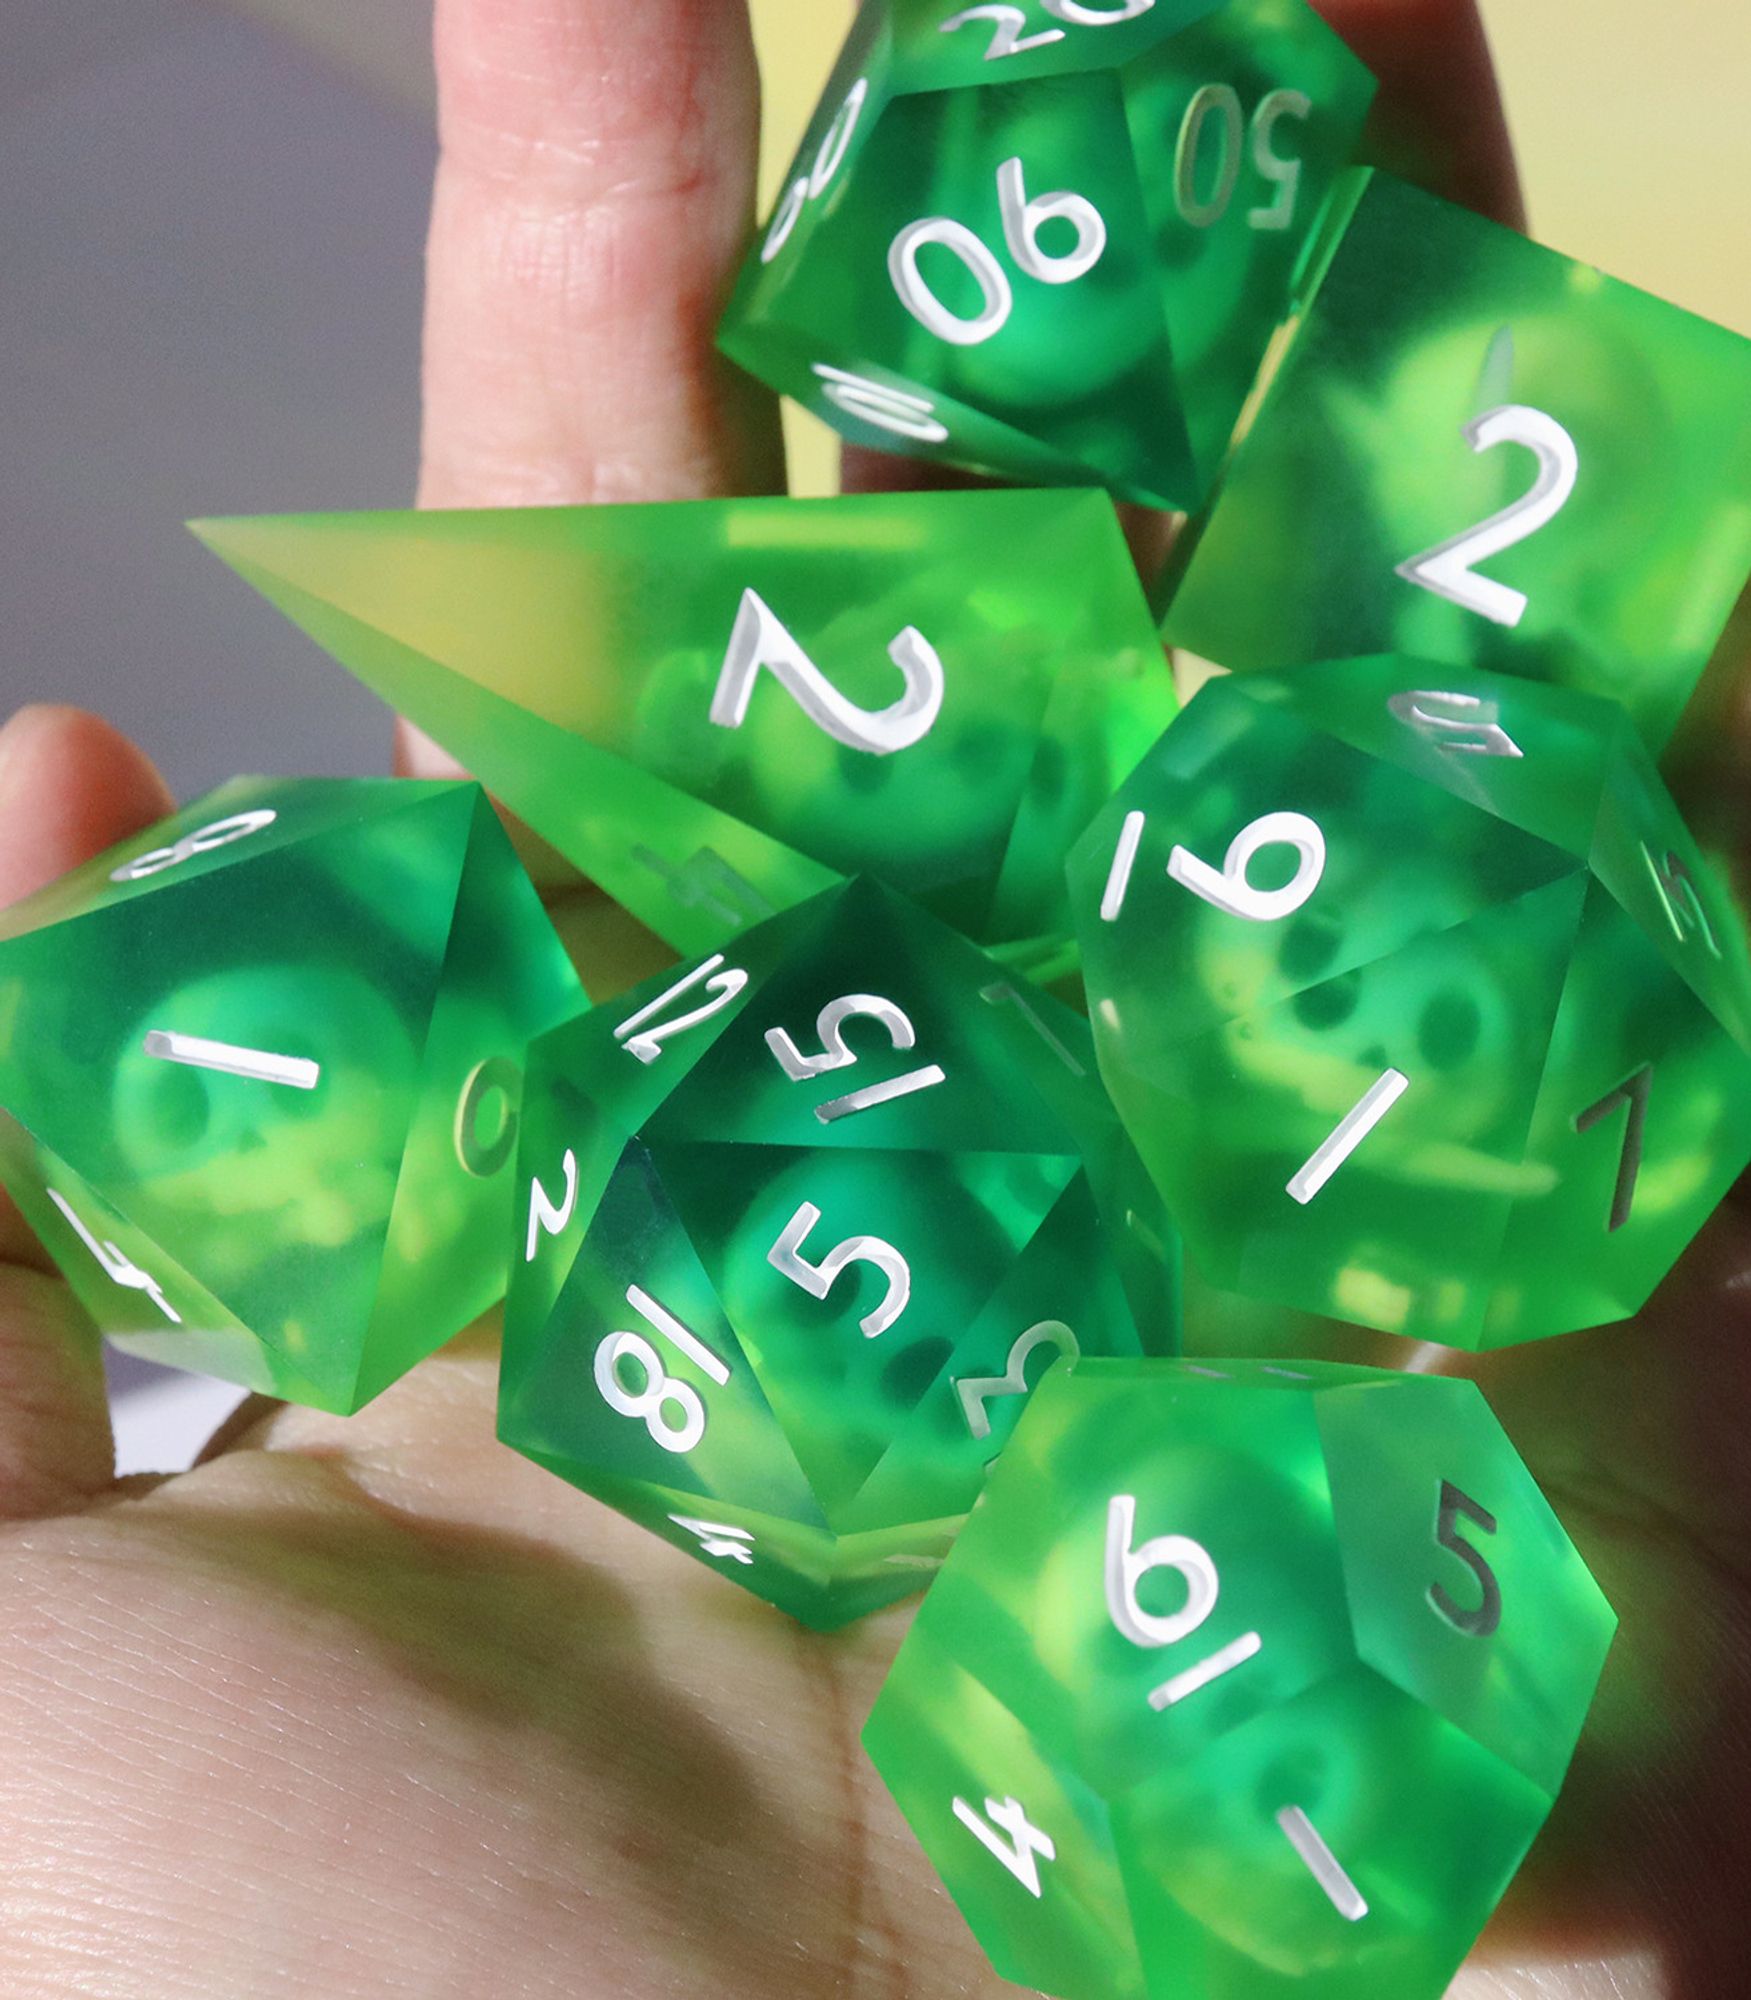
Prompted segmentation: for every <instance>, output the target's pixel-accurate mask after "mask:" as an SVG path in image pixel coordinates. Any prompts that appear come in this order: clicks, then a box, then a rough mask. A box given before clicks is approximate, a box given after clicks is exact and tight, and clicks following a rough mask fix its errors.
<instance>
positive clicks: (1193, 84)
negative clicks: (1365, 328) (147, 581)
mask: <svg viewBox="0 0 1751 2000" xmlns="http://www.w3.org/2000/svg"><path fill="white" fill-rule="evenodd" d="M1373 91H1374V81H1373V78H1372V77H1371V76H1370V75H1369V74H1368V72H1367V71H1366V70H1365V69H1364V68H1363V66H1362V65H1361V63H1360V62H1358V61H1357V60H1356V58H1355V57H1354V56H1353V55H1351V54H1350V52H1349V50H1348V49H1347V48H1346V47H1345V45H1344V44H1343V42H1342V41H1340V40H1339V38H1338V37H1337V35H1336V34H1334V33H1333V31H1332V30H1331V29H1330V28H1328V27H1327V26H1326V25H1325V23H1324V22H1323V21H1322V20H1321V19H1320V17H1319V16H1318V14H1316V13H1315V12H1314V10H1313V9H1312V8H1311V7H1309V6H1306V5H1305V4H1303V0H1113V4H1101V5H1094V4H1088V0H1020V4H1016V5H1013V6H964V5H961V4H959V0H870V4H868V5H866V6H864V7H863V8H862V9H861V10H860V12H859V15H858V19H857V24H856V26H855V28H854V29H853V31H852V37H851V40H850V42H849V44H848V45H847V47H846V49H845V51H844V53H843V55H842V56H841V58H840V61H839V65H838V67H837V69H836V70H835V72H834V75H833V77H832V80H831V82H830V83H829V85H828V88H827V93H826V96H825V98H824V99H823V101H822V104H821V108H820V110H819V111H818V112H817V113H816V115H815V118H814V121H813V123H812V125H811V126H810V129H809V131H808V133H807V134H806V136H805V138H804V140H803V146H802V151H801V152H800V153H799V155H798V157H797V163H796V166H795V168H794V169H793V171H792V174H791V176H790V178H789V180H788V181H787V183H786V186H785V190H784V192H783V194H782V195H781V196H780V198H779V202H778V206H777V208H776V210H775V211H774V213H773V216H772V218H771V221H770V223H769V224H768V225H767V227H766V230H765V232H764V234H763V235H762V236H761V237H760V238H759V239H758V241H757V242H756V244H755V246H754V248H753V249H752V250H751V251H750V253H749V257H748V261H747V264H746V266H745V268H744V271H743V274H742V278H741V281H740V283H739V285H738V286H737V289H736V293H735V296H734V298H733V299H732V301H731V303H730V307H729V311H728V313H727V315H726V317H725V320H724V324H723V328H722V330H721V332H720V334H719V343H720V345H721V346H722V347H723V349H724V351H725V352H726V353H727V354H729V355H730V356H731V357H732V358H733V359H735V360H736V361H739V362H740V363H741V364H742V366H743V367H745V368H747V369H749V370H751V371H752V372H753V373H754V374H756V375H758V376H760V377H761V379H762V380H764V381H766V382H769V383H770V384H772V386H773V387H775V388H778V389H782V390H783V391H784V392H785V393H786V394H787V395H791V396H794V397H796V398H797V400H798V401H800V402H802V403H804V404H806V405H807V406H808V407H809V408H810V409H813V410H814V411H816V412H817V413H818V414H819V415H821V416H823V417H825V418H826V420H827V421H828V422H829V423H831V424H834V425H836V426H837V427H838V428H839V429H840V430H842V431H843V432H844V433H845V434H846V436H847V437H849V438H852V439H854V440H856V441H858V442H860V443H865V444H875V445H880V446H883V447H885V448H887V449H889V450H899V451H904V452H909V453H912V454H915V455H917V456H919V457H925V458H935V459H942V460H946V461H948V462H950V463H952V464H956V465H968V466H973V467H975V468H976V469H978V470H980V471H985V472H993V473H997V474H999V475H1000V476H1002V477H1005V478H1009V479H1015V480H1020V481H1024V482H1027V483H1029V484H1033V485H1065V484H1072V483H1085V484H1088V483H1094V482H1099V483H1101V484H1104V485H1106V486H1107V487H1109V488H1110V489H1111V490H1112V491H1113V492H1115V493H1117V494H1120V495H1123V496H1124V497H1126V498H1128V499H1133V500H1141V501H1144V502H1147V503H1150V504H1153V505H1156V506H1166V507H1187V506H1192V505H1195V504H1196V503H1197V501H1198V500H1199V499H1200V498H1201V497H1202V495H1203V493H1204V491H1205V489H1206V487H1207V485H1208V482H1209V480H1210V478H1211V476H1212V474H1213V473H1214V471H1215V469H1216V466H1217V464H1218V463H1219V461H1220V458H1221V454H1222V452H1223V449H1224V447H1225V446H1226V444H1227V442H1228V438H1229V435H1230V433H1231V431H1232V430H1233V427H1234V423H1235V419H1236V418H1237V417H1238V416H1239V415H1240V412H1241V408H1242V405H1243V404H1244V402H1245V400H1246V397H1247V395H1248V393H1249V392H1250V390H1251V388H1252V384H1253V379H1254V376H1255V373H1256V371H1257V369H1258V367H1259V364H1260V362H1261V361H1262V360H1263V359H1264V356H1265V352H1266V349H1267V347H1268V345H1269V343H1270V340H1271V336H1272V334H1273V331H1274V330H1275V328H1276V326H1277V324H1278V322H1279V321H1280V320H1281V318H1282V317H1283V314H1284V313H1285V311H1286V310H1287V307H1288V302H1289V296H1290V279H1291V274H1292V272H1293V270H1294V268H1295V264H1296V261H1297V259H1298V258H1299V257H1300V255H1301V254H1302V252H1303V250H1304V249H1305V248H1306V245H1307V243H1308V241H1309V238H1310V236H1311V233H1312V230H1313V226H1314V222H1315V220H1316V218H1317V216H1318V214H1319V212H1320V208H1321V204H1322V203H1323V201H1324V199H1325V197H1326V194H1327V192H1328V190H1329V189H1330V187H1331V186H1332V184H1333V182H1334V181H1335V179H1336V177H1337V175H1338V172H1339V170H1340V169H1341V168H1342V167H1343V166H1344V165H1345V163H1346V162H1347V160H1348V159H1349V157H1350V153H1351V149H1352V147H1353V145H1354V142H1355V140H1356V137H1357V135H1358V133H1359V131H1360V128H1361V125H1362V121H1363V118H1364V115H1365V114H1366V111H1367V108H1368V104H1369V101H1370V99H1371V98H1372V96H1373Z"/></svg>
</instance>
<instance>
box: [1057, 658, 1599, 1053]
mask: <svg viewBox="0 0 1751 2000" xmlns="http://www.w3.org/2000/svg"><path fill="white" fill-rule="evenodd" d="M1298 686H1299V681H1298V677H1297V676H1294V675H1288V676H1284V677H1283V678H1281V679H1280V680H1272V681H1271V682H1269V683H1257V684H1255V683H1253V682H1251V681H1247V680H1243V679H1241V678H1239V677H1230V678H1228V679H1225V680H1222V681H1218V682H1212V683H1211V684H1210V685H1209V686H1207V687H1205V688H1204V689H1202V690H1201V691H1200V692H1199V694H1198V695H1197V697H1196V698H1195V699H1194V700H1193V702H1192V703H1191V704H1190V706H1189V707H1188V708H1187V710H1186V712H1185V714H1184V715H1183V716H1181V717H1180V719H1179V720H1178V721H1177V722H1175V723H1174V724H1173V726H1172V727H1171V728H1170V729H1169V730H1168V731H1167V733H1166V734H1165V735H1164V736H1163V737H1162V739H1161V741H1160V743H1159V744H1158V745H1157V746H1156V748H1155V749H1154V750H1153V751H1152V752H1151V753H1150V755H1149V757H1148V758H1147V759H1146V760H1145V762H1144V763H1143V764H1142V765H1141V766H1139V768H1138V770H1137V771H1136V772H1135V773H1134V774H1133V775H1132V777H1131V779H1130V780H1129V782H1128V783H1127V784H1126V785H1125V786H1124V788H1123V790H1122V791H1121V792H1120V793H1119V795H1118V796H1117V798H1115V799H1114V800H1113V801H1112V803H1111V804H1110V805H1109V806H1108V807H1107V808H1106V809H1105V810H1104V811H1103V812H1102V814H1101V816H1100V818H1099V819H1098V820H1096V821H1095V823H1094V825H1093V826H1091V827H1090V829H1089V831H1088V833H1087V835H1085V836H1084V838H1083V840H1082V841H1081V842H1080V843H1079V844H1078V846H1077V848H1076V851H1075V854H1074V856H1073V858H1072V862H1071V868H1070V884H1071V896H1072V902H1073V906H1074V908H1075V910H1076V915H1077V921H1078V925H1079V929H1080V934H1081V937H1082V941H1083V952H1084V957H1085V961H1086V976H1087V980H1088V985H1089V988H1090V990H1091V992H1093V993H1094V994H1095V995H1096V996H1097V1002H1096V1006H1095V1011H1094V1015H1093V1018H1094V1020H1095V1023H1096V1027H1097V1032H1100V1030H1101V1028H1102V1024H1103V1023H1104V1024H1105V1035H1104V1037H1103V1038H1104V1039H1105V1040H1106V1041H1107V1042H1108V1043H1109V1045H1112V1044H1116V1047H1114V1046H1109V1047H1108V1048H1107V1049H1106V1050H1104V1051H1103V1058H1102V1060H1103V1063H1105V1062H1109V1061H1117V1062H1120V1063H1122V1064H1123V1066H1124V1067H1125V1068H1126V1069H1128V1070H1129V1071H1131V1072H1132V1073H1134V1074H1136V1075H1138V1076H1142V1077H1150V1076H1154V1075H1156V1074H1158V1073H1159V1074H1160V1075H1162V1076H1164V1077H1166V1076H1172V1075H1174V1074H1175V1073H1176V1071H1177V1066H1178V1064H1179V1061H1180V1057H1179V1056H1178V1054H1177V1053H1176V1048H1177V1045H1178V1044H1179V1043H1181V1042H1183V1041H1185V1040H1186V1039H1188V1038H1190V1037H1192V1036H1195V1035H1197V1034H1198V1033H1199V1032H1200V1031H1207V1030H1208V1029H1210V1028H1212V1027H1214V1026H1215V1025H1216V1023H1218V1022H1219V1021H1221V1020H1223V1019H1224V1018H1228V1019H1234V1018H1237V1017H1239V1016H1241V1015H1245V1014H1249V1013H1253V1012H1259V1011H1263V1010H1265V1009H1267V1008H1269V1007H1271V1006H1273V1005H1276V1004H1279V1003H1281V1002H1284V1001H1289V1000H1293V999H1294V998H1295V997H1296V996H1297V995H1299V994H1302V993H1306V992H1309V991H1311V990H1312V989H1314V988H1316V987H1319V986H1322V985H1325V984H1328V983H1329V982H1331V981H1333V980H1335V979H1339V978H1342V977H1345V976H1348V975H1352V974H1354V973H1356V972H1358V971H1359V970H1360V969H1361V968H1363V967H1366V966H1368V965H1370V964H1373V963H1375V962H1376V961H1378V960H1380V959H1383V958H1387V957H1390V956H1391V955H1393V954H1394V953H1396V952H1398V951H1401V950H1405V949H1411V948H1415V947H1416V946H1417V944H1418V943H1419V941H1420V940H1422V939H1424V938H1426V937H1428V936H1429V935H1430V934H1431V933H1438V932H1443V931H1447V930H1451V929H1455V928H1457V927H1458V926H1460V925H1462V924H1465V923H1468V922H1471V921H1474V920H1476V919H1478V918H1479V917H1482V916H1485V915H1487V913H1488V912H1489V911H1491V910H1492V909H1495V908H1497V907H1499V906H1500V905H1502V904H1504V903H1507V902H1511V901H1512V900H1513V899H1514V898H1515V897H1517V896H1520V895H1524V894H1526V893H1527V892H1529V891H1533V890H1537V889H1539V888H1541V887H1543V886H1545V885H1546V884H1549V883H1552V882H1554V881H1559V880H1564V879H1575V878H1578V877H1580V875H1581V873H1582V868H1583V864H1582V862H1581V861H1580V860H1579V859H1578V857H1577V856H1576V855H1574V854H1572V853H1568V852H1565V851H1564V850H1562V849H1561V848H1558V847H1555V846H1553V845H1551V844H1550V843H1549V842H1547V841H1543V840H1538V839H1535V838H1533V837H1532V836H1531V835H1529V834H1526V833H1523V832H1521V831H1520V830H1519V829H1518V828H1517V827H1514V826H1510V825H1507V824H1505V823H1504V822H1503V821H1501V820H1498V819H1495V818H1493V817H1492V816H1491V815H1490V814H1489V813H1487V812H1485V811H1482V810H1480V809H1479V808H1478V807H1477V806H1475V805H1473V804H1471V803H1469V802H1466V801H1464V800H1460V799H1456V798H1454V797H1452V796H1451V795H1450V794H1449V793H1448V792H1447V791H1446V790H1444V789H1443V788H1441V787H1440V786H1437V785H1434V784H1431V783H1427V782H1425V781H1424V780H1423V779H1421V778H1420V777H1418V776H1415V775H1413V774H1411V773H1409V772H1407V771H1404V770H1401V769H1399V768H1397V766H1395V765H1394V764H1391V763H1389V762H1387V761H1386V760H1385V759H1383V758H1382V757H1380V756H1377V755H1372V754H1369V753H1368V752H1366V751H1364V750H1362V749H1359V748H1355V747H1353V746H1352V745H1350V744H1348V743H1345V742H1343V741H1342V740H1341V739H1340V738H1338V737H1337V736H1335V735H1333V734H1331V733H1329V732H1328V731H1327V730H1326V729H1325V728H1324V727H1323V726H1320V722H1319V721H1318V720H1316V719H1315V718H1314V717H1312V716H1310V715H1304V714H1301V713H1297V712H1296V706H1297V704H1298V702H1299V699H1300V698H1299V696H1298V695H1297V694H1296V689H1297V687H1298ZM1290 820H1293V821H1295V822H1296V823H1297V824H1298V825H1299V826H1300V827H1301V829H1302V831H1301V835H1300V837H1301V838H1302V839H1303V840H1304V841H1305V842H1306V843H1307V844H1306V845H1305V846H1303V847H1301V848H1297V847H1296V846H1295V844H1294V842H1293V841H1292V840H1291V839H1290V838H1289V837H1288V836H1287V835H1286V833H1285V831H1284V829H1285V826H1286V824H1287V822H1288V821H1290ZM1261 823H1264V824H1263V825H1261ZM1307 823H1311V829H1312V830H1311V831H1308V830H1307ZM1255 828H1256V829H1260V833H1259V836H1258V837H1257V838H1254V839H1253V841H1252V846H1253V852H1252V853H1250V854H1247V853H1246V852H1245V849H1246V847H1247V843H1248V841H1249V829H1255ZM1315 835H1317V843H1316V842H1315ZM1266 836H1269V837H1268V838H1267V837H1266ZM1127 839H1128V843H1129V844H1128V855H1129V859H1128V861H1127V860H1126V858H1125V855H1126V851H1127V850H1126V843H1127ZM1236 842H1239V843H1241V852H1242V856H1243V858H1244V859H1245V860H1246V881H1247V884H1248V886H1249V888H1255V889H1276V888H1283V887H1286V886H1289V885H1291V884H1292V883H1295V882H1300V883H1301V884H1302V885H1303V889H1304V893H1301V894H1300V895H1299V896H1298V897H1297V898H1296V899H1295V900H1294V901H1293V903H1292V904H1291V905H1290V906H1289V907H1288V908H1287V909H1282V910H1275V911H1269V912H1267V913H1266V914H1265V915H1263V916H1259V917H1253V916H1248V915H1246V914H1244V913H1242V914H1237V913H1236V912H1235V911H1234V910H1232V909H1229V908H1226V907H1223V905H1222V904H1221V902H1220V901H1218V900H1216V899H1215V897H1216V893H1217V891H1219V890H1220V887H1221V885H1220V884H1219V883H1218V884H1215V885H1212V886H1211V887H1210V888H1200V887H1198V886H1196V883H1197V882H1202V881H1207V880H1208V878H1207V877H1205V876H1201V875H1198V874H1197V864H1202V865H1203V868H1204V869H1205V870H1208V871H1210V874H1211V875H1213V876H1216V877H1221V876H1223V875H1224V872H1225V870H1226V869H1227V866H1228V863H1227V857H1228V855H1229V854H1230V853H1231V852H1233V851H1235V843H1236ZM1176 870H1177V873H1176V872H1175V871H1176ZM1167 967H1172V968H1173V977H1172V979H1171V980H1164V976H1163V974H1164V968H1167Z"/></svg>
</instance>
